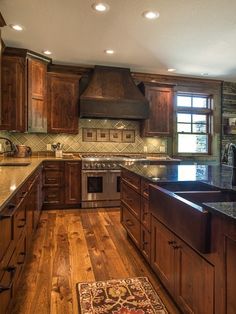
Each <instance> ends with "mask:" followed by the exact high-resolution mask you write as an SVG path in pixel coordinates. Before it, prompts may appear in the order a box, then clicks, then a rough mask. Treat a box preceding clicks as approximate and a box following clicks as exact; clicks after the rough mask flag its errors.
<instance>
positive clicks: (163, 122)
mask: <svg viewBox="0 0 236 314" xmlns="http://www.w3.org/2000/svg"><path fill="white" fill-rule="evenodd" d="M139 88H140V89H141V91H142V92H143V94H144V95H145V97H146V98H147V99H148V101H149V108H150V117H149V119H147V120H145V121H144V122H143V124H142V125H141V133H142V136H159V135H164V136H171V135H172V125H173V95H174V94H173V86H171V85H158V84H152V83H141V84H140V85H139Z"/></svg>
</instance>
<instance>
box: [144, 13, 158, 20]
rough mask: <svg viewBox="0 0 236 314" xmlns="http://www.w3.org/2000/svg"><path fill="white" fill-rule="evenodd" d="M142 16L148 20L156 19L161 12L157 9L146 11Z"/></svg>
mask: <svg viewBox="0 0 236 314" xmlns="http://www.w3.org/2000/svg"><path fill="white" fill-rule="evenodd" d="M142 16H143V17H145V18H146V19H148V20H155V19H157V18H158V17H159V16H160V13H159V12H157V11H145V12H143V14H142Z"/></svg>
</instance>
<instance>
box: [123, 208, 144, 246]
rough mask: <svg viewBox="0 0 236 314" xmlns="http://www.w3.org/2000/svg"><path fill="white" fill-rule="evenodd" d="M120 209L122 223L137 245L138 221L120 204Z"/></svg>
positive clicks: (138, 244) (138, 238)
mask: <svg viewBox="0 0 236 314" xmlns="http://www.w3.org/2000/svg"><path fill="white" fill-rule="evenodd" d="M121 210H122V225H123V226H124V228H125V229H126V231H127V233H128V234H129V236H130V237H131V238H132V240H133V241H134V242H135V244H136V245H137V246H138V247H139V246H140V222H139V221H138V219H137V218H136V217H135V216H134V215H133V214H131V212H130V211H129V209H128V208H127V207H126V206H124V205H123V204H121Z"/></svg>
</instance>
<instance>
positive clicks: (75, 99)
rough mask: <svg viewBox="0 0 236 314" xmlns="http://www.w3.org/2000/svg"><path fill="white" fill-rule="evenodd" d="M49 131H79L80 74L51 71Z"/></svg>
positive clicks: (49, 81)
mask: <svg viewBox="0 0 236 314" xmlns="http://www.w3.org/2000/svg"><path fill="white" fill-rule="evenodd" d="M47 77H48V88H47V90H48V132H49V133H72V134H77V133H78V121H79V113H78V108H79V80H80V76H77V75H72V74H65V73H53V72H49V73H48V75H47Z"/></svg>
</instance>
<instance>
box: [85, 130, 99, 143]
mask: <svg viewBox="0 0 236 314" xmlns="http://www.w3.org/2000/svg"><path fill="white" fill-rule="evenodd" d="M83 141H84V142H96V141H97V130H96V129H83Z"/></svg>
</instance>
